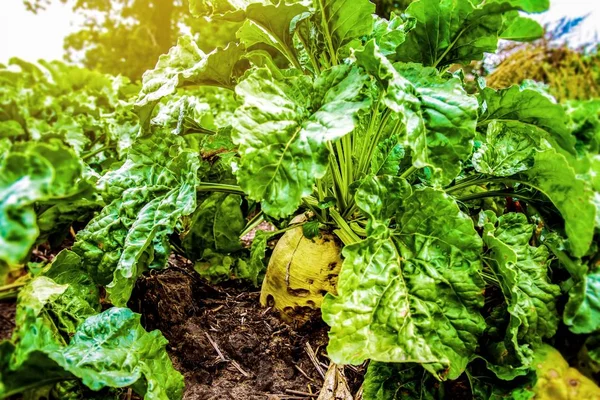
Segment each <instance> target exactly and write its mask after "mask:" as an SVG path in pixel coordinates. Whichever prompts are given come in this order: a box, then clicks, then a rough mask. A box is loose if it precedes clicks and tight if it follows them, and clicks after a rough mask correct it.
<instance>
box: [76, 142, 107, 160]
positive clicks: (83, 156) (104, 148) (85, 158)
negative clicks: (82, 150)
mask: <svg viewBox="0 0 600 400" xmlns="http://www.w3.org/2000/svg"><path fill="white" fill-rule="evenodd" d="M115 147H116V146H115V145H114V144H113V145H108V146H102V147H99V148H97V149H96V150H92V151H90V152H88V153H86V154H83V155H82V156H81V159H82V160H84V161H85V160H87V159H89V158H91V157H94V156H95V155H96V154H98V153H102V152H103V151H104V150H109V149H112V148H115Z"/></svg>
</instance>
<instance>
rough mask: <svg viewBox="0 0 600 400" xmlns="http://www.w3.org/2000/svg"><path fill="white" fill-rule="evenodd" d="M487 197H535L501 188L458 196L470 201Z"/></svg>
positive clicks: (530, 198) (460, 199)
mask: <svg viewBox="0 0 600 400" xmlns="http://www.w3.org/2000/svg"><path fill="white" fill-rule="evenodd" d="M486 197H514V198H516V199H521V200H528V201H533V200H534V199H533V198H532V197H530V196H525V195H522V194H520V193H516V192H512V191H501V190H489V191H485V192H480V193H473V194H470V195H467V196H462V197H457V200H458V201H469V200H476V199H483V198H486Z"/></svg>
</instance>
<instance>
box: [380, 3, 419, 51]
mask: <svg viewBox="0 0 600 400" xmlns="http://www.w3.org/2000/svg"><path fill="white" fill-rule="evenodd" d="M374 18H375V24H374V26H373V33H372V36H373V38H374V39H375V43H377V46H378V47H379V51H380V52H381V54H383V55H384V56H386V57H388V56H392V57H393V55H394V54H396V49H397V48H398V46H400V45H401V44H402V43H404V41H405V40H406V34H407V33H408V32H409V31H410V30H411V29H413V28H414V27H415V22H416V21H415V20H414V19H410V18H407V19H406V20H404V19H403V18H401V17H399V16H397V15H396V14H393V13H392V15H391V17H390V20H389V21H388V20H387V19H385V18H380V17H378V16H375V17H374Z"/></svg>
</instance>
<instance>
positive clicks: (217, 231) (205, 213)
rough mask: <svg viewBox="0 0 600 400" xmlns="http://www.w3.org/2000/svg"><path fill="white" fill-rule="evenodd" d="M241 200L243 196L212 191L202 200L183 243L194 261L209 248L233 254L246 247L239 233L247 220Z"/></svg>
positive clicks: (187, 253)
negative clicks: (243, 246)
mask: <svg viewBox="0 0 600 400" xmlns="http://www.w3.org/2000/svg"><path fill="white" fill-rule="evenodd" d="M241 203H242V199H241V197H240V196H238V195H235V194H227V193H212V194H210V195H209V196H208V198H207V199H206V200H204V201H203V202H202V204H201V205H200V206H199V207H198V208H197V210H196V211H195V212H194V214H193V215H192V219H191V227H190V229H189V231H188V232H187V233H186V234H185V237H184V238H183V242H182V244H183V248H184V249H185V250H186V255H187V256H188V257H189V258H190V259H191V260H192V261H196V260H198V259H199V258H200V257H201V255H202V253H203V251H204V250H205V249H212V250H215V251H217V252H223V253H230V252H233V251H236V250H240V249H241V248H242V245H241V242H240V238H239V235H240V233H241V232H242V230H243V229H244V226H245V225H246V220H245V219H244V215H243V214H242V210H241V208H240V206H241Z"/></svg>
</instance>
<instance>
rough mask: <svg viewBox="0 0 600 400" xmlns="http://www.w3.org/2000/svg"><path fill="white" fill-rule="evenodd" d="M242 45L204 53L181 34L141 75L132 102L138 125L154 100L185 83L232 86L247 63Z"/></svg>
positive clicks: (143, 122) (152, 105) (148, 111)
mask: <svg viewBox="0 0 600 400" xmlns="http://www.w3.org/2000/svg"><path fill="white" fill-rule="evenodd" d="M244 52H245V50H244V49H243V46H240V45H237V44H233V43H232V44H230V45H228V46H227V47H226V48H224V49H220V48H218V49H215V50H214V51H212V52H210V53H208V54H205V53H204V52H203V51H202V50H200V48H198V45H197V44H196V42H195V41H194V39H193V38H192V37H191V36H182V37H180V38H179V40H178V41H177V45H176V46H174V47H172V48H171V49H170V50H169V53H168V54H163V55H162V56H160V58H159V60H158V63H157V64H156V67H154V69H153V70H148V71H146V72H145V73H144V76H143V87H142V91H141V92H140V95H139V98H138V100H137V102H136V103H135V108H136V112H137V114H138V115H139V117H140V120H141V122H142V125H144V126H147V124H148V123H149V118H150V115H151V113H152V110H153V109H154V106H155V105H156V103H157V102H158V101H159V100H160V99H162V98H163V97H165V96H168V95H170V94H172V93H174V92H175V90H176V89H177V88H179V87H182V86H186V85H201V86H219V87H224V88H230V89H232V88H233V87H234V82H235V78H236V77H237V76H239V75H241V74H242V73H243V71H244V69H245V68H247V63H245V62H244V61H241V60H242V56H243V54H244Z"/></svg>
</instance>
